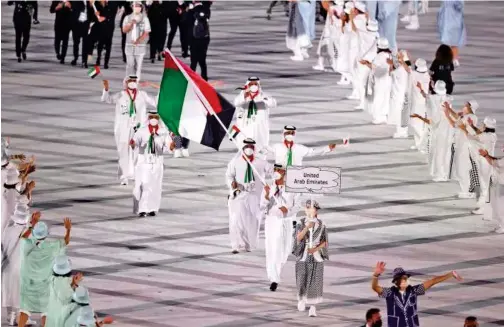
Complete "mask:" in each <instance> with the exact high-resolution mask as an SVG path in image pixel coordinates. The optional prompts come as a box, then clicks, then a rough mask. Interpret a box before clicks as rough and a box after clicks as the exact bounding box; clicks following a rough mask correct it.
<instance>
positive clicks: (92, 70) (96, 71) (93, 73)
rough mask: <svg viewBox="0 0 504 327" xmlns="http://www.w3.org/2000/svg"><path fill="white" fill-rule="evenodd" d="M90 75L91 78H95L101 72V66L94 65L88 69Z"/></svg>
mask: <svg viewBox="0 0 504 327" xmlns="http://www.w3.org/2000/svg"><path fill="white" fill-rule="evenodd" d="M87 74H88V76H89V77H91V78H95V77H96V76H98V75H99V74H100V66H94V67H93V68H90V69H89V70H88V73H87Z"/></svg>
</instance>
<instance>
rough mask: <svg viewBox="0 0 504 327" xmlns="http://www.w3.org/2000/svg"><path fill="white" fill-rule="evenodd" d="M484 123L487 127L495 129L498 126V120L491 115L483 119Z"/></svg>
mask: <svg viewBox="0 0 504 327" xmlns="http://www.w3.org/2000/svg"><path fill="white" fill-rule="evenodd" d="M483 124H485V127H486V128H493V129H495V127H497V121H496V120H495V118H491V117H485V120H483Z"/></svg>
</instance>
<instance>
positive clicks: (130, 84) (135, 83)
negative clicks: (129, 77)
mask: <svg viewBox="0 0 504 327" xmlns="http://www.w3.org/2000/svg"><path fill="white" fill-rule="evenodd" d="M137 86H138V85H137V82H129V83H128V89H130V90H134V89H136V88H137Z"/></svg>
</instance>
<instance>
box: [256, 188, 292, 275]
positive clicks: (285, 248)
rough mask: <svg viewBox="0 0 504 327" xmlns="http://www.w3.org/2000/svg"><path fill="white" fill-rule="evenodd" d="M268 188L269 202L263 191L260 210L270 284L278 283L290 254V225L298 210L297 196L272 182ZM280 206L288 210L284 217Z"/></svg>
mask: <svg viewBox="0 0 504 327" xmlns="http://www.w3.org/2000/svg"><path fill="white" fill-rule="evenodd" d="M269 187H270V190H269V198H270V200H269V201H268V200H266V192H265V191H264V189H263V192H262V194H261V210H263V211H265V212H266V220H265V222H264V243H265V249H266V272H267V274H268V280H269V281H270V282H272V283H273V282H274V283H279V282H280V274H281V271H282V268H283V266H284V264H285V263H286V262H287V258H288V257H289V254H290V253H291V252H292V241H293V237H292V233H293V232H294V226H293V225H292V223H293V221H295V219H296V213H297V211H298V210H299V209H300V205H299V194H294V193H287V192H285V187H284V186H277V185H276V184H275V183H274V182H273V183H271V184H269ZM275 194H276V195H275ZM274 198H275V199H276V200H275V199H274ZM282 206H284V207H286V208H287V210H288V211H287V214H286V216H285V217H284V214H283V212H282V211H281V210H280V209H279V208H280V207H282Z"/></svg>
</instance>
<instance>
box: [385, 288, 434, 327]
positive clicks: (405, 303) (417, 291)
mask: <svg viewBox="0 0 504 327" xmlns="http://www.w3.org/2000/svg"><path fill="white" fill-rule="evenodd" d="M424 294H425V287H424V286H423V284H418V285H415V286H408V287H407V288H406V291H405V292H404V294H401V292H400V291H399V289H398V288H397V287H396V286H392V287H384V288H383V292H382V293H381V294H380V297H381V298H384V299H385V300H386V301H387V322H388V326H389V327H419V326H420V323H419V321H418V309H417V303H418V300H417V297H418V296H420V295H424Z"/></svg>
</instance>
